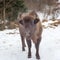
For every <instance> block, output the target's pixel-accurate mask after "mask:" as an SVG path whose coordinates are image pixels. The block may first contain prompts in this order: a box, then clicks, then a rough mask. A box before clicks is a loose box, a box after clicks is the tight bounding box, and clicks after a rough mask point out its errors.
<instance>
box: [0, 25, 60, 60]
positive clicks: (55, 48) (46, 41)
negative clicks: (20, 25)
mask: <svg viewBox="0 0 60 60" xmlns="http://www.w3.org/2000/svg"><path fill="white" fill-rule="evenodd" d="M27 50H28V49H27V47H26V51H25V52H22V50H21V38H20V35H19V31H18V29H13V30H4V31H0V60H36V58H35V47H34V44H33V43H32V58H31V59H28V58H27V52H28V51H27ZM40 56H41V60H60V26H58V27H56V28H55V29H53V28H47V29H43V33H42V41H41V44H40Z"/></svg>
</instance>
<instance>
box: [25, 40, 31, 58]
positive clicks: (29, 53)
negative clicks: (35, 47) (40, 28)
mask: <svg viewBox="0 0 60 60" xmlns="http://www.w3.org/2000/svg"><path fill="white" fill-rule="evenodd" d="M26 41H27V45H28V58H31V40H28V39H26Z"/></svg>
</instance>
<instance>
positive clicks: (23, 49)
mask: <svg viewBox="0 0 60 60" xmlns="http://www.w3.org/2000/svg"><path fill="white" fill-rule="evenodd" d="M21 42H22V51H25V47H26V45H25V41H24V37H23V36H21Z"/></svg>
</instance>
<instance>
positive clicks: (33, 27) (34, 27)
mask: <svg viewBox="0 0 60 60" xmlns="http://www.w3.org/2000/svg"><path fill="white" fill-rule="evenodd" d="M18 19H19V31H20V35H21V40H22V50H23V51H24V50H25V48H24V47H25V42H24V38H26V41H27V45H28V58H31V40H32V41H33V42H34V43H35V47H36V58H37V59H40V56H39V44H40V41H41V34H42V25H41V22H40V20H39V18H38V15H37V14H36V12H35V11H32V12H29V13H23V14H21V15H18Z"/></svg>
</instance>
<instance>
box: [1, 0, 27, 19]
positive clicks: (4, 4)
mask: <svg viewBox="0 0 60 60" xmlns="http://www.w3.org/2000/svg"><path fill="white" fill-rule="evenodd" d="M0 11H1V12H2V13H1V12H0V13H1V15H2V16H3V17H2V20H5V19H8V20H9V19H11V20H13V18H14V19H16V17H17V14H18V12H19V11H21V12H23V11H26V7H25V5H24V1H23V0H0Z"/></svg>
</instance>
